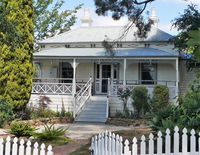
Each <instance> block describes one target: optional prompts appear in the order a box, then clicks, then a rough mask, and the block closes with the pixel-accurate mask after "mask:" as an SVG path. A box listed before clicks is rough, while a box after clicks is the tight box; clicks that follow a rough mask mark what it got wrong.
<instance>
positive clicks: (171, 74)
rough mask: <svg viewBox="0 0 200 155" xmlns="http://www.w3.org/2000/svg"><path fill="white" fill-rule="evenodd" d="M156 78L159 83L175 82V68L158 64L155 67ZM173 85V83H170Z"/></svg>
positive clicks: (171, 65) (169, 64)
mask: <svg viewBox="0 0 200 155" xmlns="http://www.w3.org/2000/svg"><path fill="white" fill-rule="evenodd" d="M157 78H158V80H161V81H176V68H175V65H174V64H172V63H160V64H158V65H157ZM171 84H173V83H171Z"/></svg>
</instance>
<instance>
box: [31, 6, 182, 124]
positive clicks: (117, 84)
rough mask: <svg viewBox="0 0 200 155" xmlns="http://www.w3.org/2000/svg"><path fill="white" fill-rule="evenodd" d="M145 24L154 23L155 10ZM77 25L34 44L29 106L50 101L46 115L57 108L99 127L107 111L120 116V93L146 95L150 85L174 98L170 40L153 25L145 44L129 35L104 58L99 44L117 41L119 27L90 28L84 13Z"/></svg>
mask: <svg viewBox="0 0 200 155" xmlns="http://www.w3.org/2000/svg"><path fill="white" fill-rule="evenodd" d="M150 18H152V19H154V20H155V21H158V18H157V17H156V14H155V9H152V16H151V17H150ZM81 21H82V25H81V26H80V27H79V28H77V29H74V30H71V31H68V32H65V33H62V34H60V35H57V36H54V37H52V38H48V39H46V40H43V41H40V42H39V45H40V47H41V50H40V51H39V52H37V53H34V63H35V64H36V65H37V67H38V68H39V74H38V78H37V79H34V81H33V90H32V96H31V99H30V103H31V104H33V105H35V104H37V103H38V100H39V96H40V95H45V96H47V97H49V99H50V100H51V101H52V102H51V103H50V104H49V108H50V109H54V110H60V109H61V107H62V104H63V105H64V106H65V109H66V110H69V111H72V112H73V114H74V116H76V117H77V118H76V119H77V121H95V122H105V120H106V118H107V117H108V111H110V115H114V114H115V112H116V111H117V110H119V111H120V110H122V103H121V101H120V99H119V97H118V96H119V93H120V91H121V90H122V89H125V88H128V89H133V88H134V87H135V86H139V85H143V86H145V87H147V88H148V91H149V94H150V95H151V94H152V90H153V87H154V85H156V84H161V85H166V86H168V87H169V91H170V100H173V99H174V98H175V97H176V96H177V95H178V93H179V83H180V80H181V79H180V78H179V77H180V76H179V74H180V66H179V64H180V60H179V54H178V52H177V51H176V50H175V49H174V45H173V43H172V42H169V39H171V38H172V36H171V35H170V34H168V33H166V32H163V31H162V30H160V29H158V28H157V26H156V24H155V25H154V26H153V27H152V29H151V31H150V32H149V33H148V37H147V38H146V39H139V38H137V37H135V36H134V35H133V34H134V32H135V29H131V30H130V32H129V33H128V34H127V35H126V36H125V37H124V38H123V39H122V40H120V42H119V43H118V44H116V47H115V51H116V54H115V56H114V57H110V56H107V55H106V53H105V49H104V48H103V46H102V42H103V41H104V40H105V39H108V38H109V40H116V39H118V38H119V37H120V36H121V35H122V34H123V32H124V27H93V26H92V19H91V17H90V15H89V10H87V9H85V12H84V16H83V17H82V19H81ZM183 68H184V67H183ZM129 107H130V109H131V104H129Z"/></svg>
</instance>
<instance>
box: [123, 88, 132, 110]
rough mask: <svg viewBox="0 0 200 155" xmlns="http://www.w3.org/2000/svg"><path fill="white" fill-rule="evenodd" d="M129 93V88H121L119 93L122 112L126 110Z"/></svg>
mask: <svg viewBox="0 0 200 155" xmlns="http://www.w3.org/2000/svg"><path fill="white" fill-rule="evenodd" d="M130 95H131V91H130V90H129V89H125V90H123V91H122V92H121V94H120V99H121V100H122V102H123V113H127V112H128V107H127V104H128V99H129V97H130Z"/></svg>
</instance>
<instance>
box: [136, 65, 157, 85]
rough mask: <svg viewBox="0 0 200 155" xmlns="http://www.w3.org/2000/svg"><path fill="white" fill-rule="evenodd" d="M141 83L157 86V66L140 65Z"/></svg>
mask: <svg viewBox="0 0 200 155" xmlns="http://www.w3.org/2000/svg"><path fill="white" fill-rule="evenodd" d="M140 81H141V84H156V81H157V64H156V63H141V64H140Z"/></svg>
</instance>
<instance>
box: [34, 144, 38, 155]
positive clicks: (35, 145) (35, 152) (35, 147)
mask: <svg viewBox="0 0 200 155" xmlns="http://www.w3.org/2000/svg"><path fill="white" fill-rule="evenodd" d="M38 146H39V145H38V143H37V142H36V143H35V144H34V149H33V155H37V154H38Z"/></svg>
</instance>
